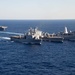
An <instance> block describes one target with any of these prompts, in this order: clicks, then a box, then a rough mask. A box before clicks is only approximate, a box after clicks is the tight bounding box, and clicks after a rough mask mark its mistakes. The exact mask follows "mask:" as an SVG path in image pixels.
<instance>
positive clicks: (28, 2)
mask: <svg viewBox="0 0 75 75" xmlns="http://www.w3.org/2000/svg"><path fill="white" fill-rule="evenodd" d="M0 19H75V0H0Z"/></svg>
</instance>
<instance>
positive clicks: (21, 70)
mask: <svg viewBox="0 0 75 75" xmlns="http://www.w3.org/2000/svg"><path fill="white" fill-rule="evenodd" d="M0 25H4V26H7V27H8V28H7V29H6V30H5V31H4V32H12V33H24V32H26V31H27V30H28V29H29V28H30V27H38V28H39V29H40V30H42V31H43V32H49V33H57V32H60V31H63V30H64V27H65V26H67V27H68V29H69V30H72V31H74V30H75V20H0ZM10 36H13V35H12V34H11V35H10V34H5V33H3V34H2V33H0V75H75V42H69V41H64V42H63V43H51V42H42V45H25V44H22V43H16V42H12V41H10V39H9V37H10Z"/></svg>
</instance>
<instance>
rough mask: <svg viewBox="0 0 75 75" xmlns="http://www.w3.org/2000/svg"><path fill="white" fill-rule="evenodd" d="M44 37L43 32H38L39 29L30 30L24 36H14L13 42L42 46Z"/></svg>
mask: <svg viewBox="0 0 75 75" xmlns="http://www.w3.org/2000/svg"><path fill="white" fill-rule="evenodd" d="M41 36H42V31H40V30H38V29H37V28H34V29H32V28H30V29H29V30H28V31H27V32H26V33H24V35H17V36H12V37H10V38H11V41H15V42H20V43H25V44H38V45H40V44H41V42H42V39H41V38H40V37H41Z"/></svg>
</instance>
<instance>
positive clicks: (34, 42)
mask: <svg viewBox="0 0 75 75" xmlns="http://www.w3.org/2000/svg"><path fill="white" fill-rule="evenodd" d="M11 41H14V42H19V43H24V44H37V45H41V42H42V40H41V39H25V38H14V37H11Z"/></svg>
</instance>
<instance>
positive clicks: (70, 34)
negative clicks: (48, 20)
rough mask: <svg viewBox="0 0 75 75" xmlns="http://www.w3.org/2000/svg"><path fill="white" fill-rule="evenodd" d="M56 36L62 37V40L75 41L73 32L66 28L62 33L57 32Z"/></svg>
mask: <svg viewBox="0 0 75 75" xmlns="http://www.w3.org/2000/svg"><path fill="white" fill-rule="evenodd" d="M56 35H57V36H60V37H63V38H64V40H68V41H75V31H69V30H68V29H67V27H65V30H64V31H63V32H59V33H57V34H56Z"/></svg>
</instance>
